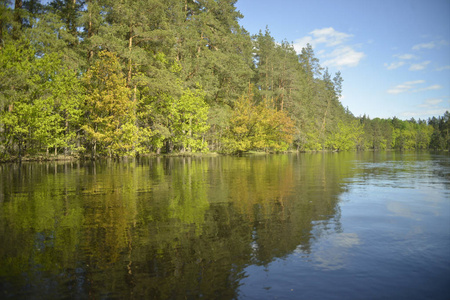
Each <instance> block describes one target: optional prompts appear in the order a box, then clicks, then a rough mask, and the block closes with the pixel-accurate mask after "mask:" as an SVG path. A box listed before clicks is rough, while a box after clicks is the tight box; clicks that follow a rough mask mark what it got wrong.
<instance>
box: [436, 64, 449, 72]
mask: <svg viewBox="0 0 450 300" xmlns="http://www.w3.org/2000/svg"><path fill="white" fill-rule="evenodd" d="M444 70H450V65H448V66H442V67H439V68H436V71H444Z"/></svg>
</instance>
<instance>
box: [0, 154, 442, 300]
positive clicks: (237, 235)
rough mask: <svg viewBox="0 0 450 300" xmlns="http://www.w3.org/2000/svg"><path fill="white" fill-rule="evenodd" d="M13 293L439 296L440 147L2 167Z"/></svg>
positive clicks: (4, 256)
mask: <svg viewBox="0 0 450 300" xmlns="http://www.w3.org/2000/svg"><path fill="white" fill-rule="evenodd" d="M0 172H1V173H0V175H1V183H0V184H1V185H0V188H1V190H0V245H2V246H0V290H1V293H2V294H1V295H0V297H2V298H11V299H24V298H26V299H42V298H45V299H48V298H70V299H144V298H145V299H198V298H201V299H344V298H345V299H385V298H393V299H400V298H405V299H424V298H428V299H448V295H450V251H448V249H450V197H449V195H450V192H449V187H450V158H449V156H448V154H444V153H441V154H439V153H428V152H419V153H416V152H406V153H400V152H365V153H339V154H337V153H323V154H322V153H320V154H289V155H267V156H266V155H262V156H247V157H203V158H146V159H140V160H129V161H121V162H113V161H99V162H95V163H94V162H76V163H23V164H21V165H19V164H3V165H1V166H0Z"/></svg>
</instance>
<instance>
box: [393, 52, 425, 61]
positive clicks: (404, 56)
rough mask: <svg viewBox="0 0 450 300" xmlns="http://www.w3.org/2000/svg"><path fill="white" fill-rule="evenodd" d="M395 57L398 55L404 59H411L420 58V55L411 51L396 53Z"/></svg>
mask: <svg viewBox="0 0 450 300" xmlns="http://www.w3.org/2000/svg"><path fill="white" fill-rule="evenodd" d="M394 56H395V57H398V58H399V59H402V60H410V59H418V58H419V57H418V56H416V55H414V54H409V53H405V54H397V55H394Z"/></svg>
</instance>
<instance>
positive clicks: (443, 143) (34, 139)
mask: <svg viewBox="0 0 450 300" xmlns="http://www.w3.org/2000/svg"><path fill="white" fill-rule="evenodd" d="M235 3H236V1H234V0H164V1H162V0H134V1H126V0H85V1H79V0H53V1H45V2H44V1H39V0H29V1H25V0H15V1H14V3H13V1H8V0H0V41H1V43H0V53H1V54H0V106H1V111H0V159H1V160H9V159H15V158H21V157H25V156H36V155H47V156H49V155H62V154H65V155H75V156H90V157H99V156H111V157H119V156H134V155H143V154H148V153H158V154H159V153H172V152H178V153H183V152H207V151H214V152H219V153H230V154H239V153H243V152H246V151H250V150H257V151H267V152H279V151H287V150H295V151H316V150H333V151H340V150H368V149H373V150H384V149H400V150H407V149H429V148H431V149H449V148H450V136H449V129H450V113H448V112H446V113H445V114H444V115H443V116H439V117H436V118H432V119H429V120H414V119H411V120H408V121H403V120H400V119H398V118H396V117H393V118H392V119H379V118H375V119H370V118H369V117H366V116H362V117H361V116H359V117H356V116H354V115H353V114H352V113H351V112H350V111H349V109H348V108H345V107H343V105H342V103H341V102H340V101H339V99H340V97H341V93H342V82H343V78H342V77H341V74H340V73H339V72H338V73H336V74H330V73H329V72H328V70H327V69H326V68H323V67H321V66H320V64H319V60H318V59H317V58H316V57H315V55H314V51H313V48H312V47H311V46H310V45H308V46H307V47H305V48H303V49H302V51H301V53H300V54H297V53H296V51H295V50H294V48H293V45H292V44H291V43H289V42H287V41H282V42H277V41H275V39H274V38H273V37H272V36H271V34H270V32H269V30H268V29H266V30H265V31H260V32H259V33H258V34H256V35H251V34H250V33H248V32H247V31H246V30H245V29H244V28H242V27H241V26H240V25H239V23H238V21H239V19H240V18H242V17H243V16H242V15H241V14H240V13H239V11H237V9H236V7H235Z"/></svg>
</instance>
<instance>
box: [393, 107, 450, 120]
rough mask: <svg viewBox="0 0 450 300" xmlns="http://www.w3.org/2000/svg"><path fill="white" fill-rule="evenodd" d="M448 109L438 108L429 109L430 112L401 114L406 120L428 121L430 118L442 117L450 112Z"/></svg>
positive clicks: (421, 111)
mask: <svg viewBox="0 0 450 300" xmlns="http://www.w3.org/2000/svg"><path fill="white" fill-rule="evenodd" d="M448 110H449V109H448V108H436V109H428V110H423V109H422V110H418V111H405V112H403V113H401V117H403V118H405V119H410V118H420V119H428V118H429V117H430V116H435V117H437V116H442V115H444V114H445V112H446V111H448Z"/></svg>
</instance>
